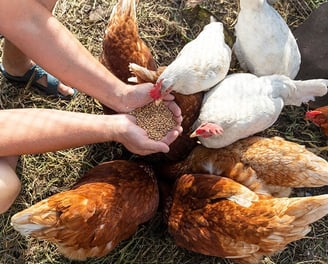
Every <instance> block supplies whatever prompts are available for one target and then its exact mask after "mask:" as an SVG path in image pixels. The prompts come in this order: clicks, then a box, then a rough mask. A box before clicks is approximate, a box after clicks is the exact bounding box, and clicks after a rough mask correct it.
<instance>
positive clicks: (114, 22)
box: [100, 0, 157, 114]
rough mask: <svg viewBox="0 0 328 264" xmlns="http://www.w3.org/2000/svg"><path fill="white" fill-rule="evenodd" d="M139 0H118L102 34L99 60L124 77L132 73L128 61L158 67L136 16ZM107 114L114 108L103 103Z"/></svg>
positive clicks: (126, 77) (121, 78)
mask: <svg viewBox="0 0 328 264" xmlns="http://www.w3.org/2000/svg"><path fill="white" fill-rule="evenodd" d="M138 2H139V1H138V0H119V1H118V2H117V4H116V5H115V6H114V8H113V10H112V13H111V16H110V18H109V21H108V25H107V28H106V31H105V34H104V38H103V45H102V52H101V55H100V62H101V63H102V64H103V65H105V67H106V68H107V69H108V70H110V71H111V72H112V73H113V74H114V75H115V76H116V77H118V78H119V79H120V80H121V81H123V82H125V83H128V79H129V78H130V77H131V73H130V70H129V63H131V62H132V63H137V64H139V65H141V66H144V67H146V68H148V69H150V70H156V69H157V66H156V62H155V60H154V58H153V56H152V54H151V51H150V49H149V48H148V47H147V45H146V44H145V42H144V41H143V40H142V39H141V38H140V36H139V32H138V23H137V16H136V6H137V4H138ZM103 108H104V112H105V114H113V113H114V111H113V110H111V109H108V108H107V107H105V106H103Z"/></svg>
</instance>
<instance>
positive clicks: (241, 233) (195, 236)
mask: <svg viewBox="0 0 328 264" xmlns="http://www.w3.org/2000/svg"><path fill="white" fill-rule="evenodd" d="M167 210H168V211H169V217H168V229H169V233H170V234H171V235H172V236H173V238H174V241H175V242H176V244H177V245H178V246H180V247H183V248H186V249H188V250H191V251H194V252H198V253H201V254H205V255H211V256H218V257H225V258H231V259H233V260H234V261H235V262H236V263H240V264H256V263H259V262H260V260H261V259H262V257H263V256H268V255H272V254H274V253H275V252H277V251H280V250H283V249H284V247H285V246H286V245H287V244H288V243H290V242H292V241H295V240H298V239H301V238H303V237H304V236H305V235H306V234H307V233H308V232H309V231H310V230H311V228H310V226H309V225H310V224H311V223H313V222H315V221H317V220H318V219H320V218H322V217H323V216H325V215H326V214H328V195H321V196H313V197H301V198H272V197H270V196H267V195H257V194H256V193H254V192H252V191H250V190H249V189H248V188H246V187H245V186H243V185H241V184H239V183H237V182H235V181H233V180H231V179H229V178H224V177H220V176H216V175H209V174H206V175H205V174H194V175H192V174H185V175H183V176H181V178H180V179H178V180H177V183H176V186H175V189H174V192H173V200H172V204H171V207H170V208H169V209H167Z"/></svg>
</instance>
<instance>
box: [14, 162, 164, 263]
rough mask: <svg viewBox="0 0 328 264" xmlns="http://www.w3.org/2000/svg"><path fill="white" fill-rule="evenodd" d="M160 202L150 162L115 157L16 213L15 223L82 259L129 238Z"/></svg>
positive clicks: (22, 232) (150, 215) (97, 254)
mask: <svg viewBox="0 0 328 264" xmlns="http://www.w3.org/2000/svg"><path fill="white" fill-rule="evenodd" d="M158 200H159V194H158V187H157V182H156V179H155V178H154V174H153V171H152V169H151V167H150V166H148V165H146V164H144V163H141V162H132V161H123V160H115V161H110V162H106V163H102V164H100V165H97V166H96V167H94V168H93V169H91V170H90V171H89V172H87V173H86V174H85V176H84V177H83V178H82V179H81V180H80V181H79V182H78V183H76V185H75V186H74V187H73V188H72V189H71V190H68V191H65V192H61V193H57V194H55V195H53V196H51V197H49V198H47V199H44V200H42V201H40V202H38V203H36V204H35V205H32V206H31V207H29V208H27V209H25V210H23V211H21V212H18V213H16V214H15V215H14V216H13V217H12V218H11V224H12V225H13V227H14V229H16V230H17V231H19V232H20V233H21V234H23V235H30V236H32V237H35V238H38V239H44V240H48V241H50V242H53V243H55V244H56V245H57V246H58V249H59V251H60V252H61V253H63V254H64V255H65V256H66V257H68V258H72V259H78V260H84V259H86V258H88V257H100V256H104V255H106V254H107V253H109V252H110V251H111V250H112V249H114V248H115V246H116V245H117V244H118V243H119V242H120V241H122V240H124V239H127V238H129V237H131V236H132V235H133V234H134V233H135V232H136V230H137V227H138V225H139V224H141V223H144V222H146V221H148V220H149V219H150V218H151V217H153V215H154V214H155V212H156V210H157V207H158Z"/></svg>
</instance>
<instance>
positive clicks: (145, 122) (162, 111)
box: [130, 102, 176, 141]
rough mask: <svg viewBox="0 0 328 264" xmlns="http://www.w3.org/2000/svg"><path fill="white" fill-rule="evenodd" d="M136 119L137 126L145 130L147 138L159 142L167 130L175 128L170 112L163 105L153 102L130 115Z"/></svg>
mask: <svg viewBox="0 0 328 264" xmlns="http://www.w3.org/2000/svg"><path fill="white" fill-rule="evenodd" d="M130 114H131V115H133V116H135V117H136V119H137V125H138V126H140V127H141V128H143V129H144V130H146V132H147V134H148V137H149V138H150V139H153V140H156V141H158V140H161V139H162V138H163V137H164V136H165V135H166V134H167V132H168V131H169V130H171V129H172V128H173V127H175V126H176V122H175V120H174V118H173V114H172V112H171V111H170V110H169V109H168V108H167V106H166V105H165V104H163V103H161V104H160V105H158V106H157V105H155V103H154V102H152V103H150V104H148V105H145V106H143V107H141V108H138V109H135V110H134V111H132V112H131V113H130Z"/></svg>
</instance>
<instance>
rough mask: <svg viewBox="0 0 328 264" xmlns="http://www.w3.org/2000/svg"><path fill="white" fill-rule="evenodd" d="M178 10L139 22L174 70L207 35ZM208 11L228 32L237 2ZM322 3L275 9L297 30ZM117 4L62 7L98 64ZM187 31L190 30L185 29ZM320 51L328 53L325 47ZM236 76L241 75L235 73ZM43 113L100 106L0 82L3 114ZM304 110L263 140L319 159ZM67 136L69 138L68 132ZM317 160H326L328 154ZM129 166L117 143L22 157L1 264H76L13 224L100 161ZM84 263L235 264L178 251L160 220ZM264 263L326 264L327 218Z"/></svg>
mask: <svg viewBox="0 0 328 264" xmlns="http://www.w3.org/2000/svg"><path fill="white" fill-rule="evenodd" d="M180 2H182V1H173V0H157V1H142V0H141V1H140V6H139V9H138V20H139V22H140V32H141V33H140V34H141V37H142V38H143V39H144V40H145V41H146V42H147V43H148V45H149V46H150V47H151V49H152V52H153V54H154V56H155V58H156V60H157V62H158V64H160V65H166V64H168V63H169V62H171V61H172V60H173V59H174V57H175V55H176V54H177V53H178V51H179V50H180V49H181V48H182V46H183V45H184V44H185V43H187V42H188V41H189V40H191V39H193V38H194V37H195V36H196V35H197V34H198V32H199V30H200V29H201V28H202V23H201V21H198V23H195V24H192V23H193V22H194V21H193V20H194V18H195V16H194V14H192V15H190V14H189V13H185V12H182V11H181V9H180V4H181V3H180ZM205 2H206V4H204V7H206V8H207V9H208V10H209V11H211V12H212V13H213V14H214V15H215V16H216V17H217V18H219V19H220V20H221V21H222V22H224V24H225V25H226V27H227V30H230V38H233V35H231V32H232V30H233V26H234V23H235V19H236V16H237V13H238V4H237V1H236V0H234V1H225V0H208V1H205ZM322 2H325V1H322V0H317V1H310V0H307V2H303V1H301V0H300V1H297V0H291V1H280V3H278V4H276V7H277V9H278V10H279V12H280V13H281V14H282V16H283V17H284V18H285V19H286V21H287V23H288V24H289V25H290V27H291V28H295V27H297V26H298V25H299V24H300V23H301V22H302V21H303V20H304V19H305V18H306V17H307V16H308V15H309V14H310V12H311V9H312V8H314V7H315V6H317V5H318V4H320V3H322ZM114 4H115V1H114V0H111V1H102V0H94V1H91V0H83V1H66V0H62V1H60V2H59V3H58V5H57V8H56V16H57V17H58V19H59V20H60V21H62V22H63V23H64V24H65V25H66V26H67V27H68V29H69V30H71V31H72V32H73V33H74V34H75V36H76V37H77V38H78V39H79V40H80V41H81V42H82V43H83V45H85V46H86V47H87V48H88V49H89V50H90V52H92V54H94V56H98V55H99V53H100V48H101V41H102V35H103V31H104V28H105V25H106V24H107V20H108V18H109V14H110V12H111V8H112V6H113V5H114ZM188 23H189V24H188ZM323 45H326V44H325V43H323ZM233 70H238V68H236V69H233ZM14 107H20V108H22V107H25V108H26V107H39V108H57V109H64V110H68V111H79V112H88V113H99V114H100V113H101V107H100V105H99V103H98V102H96V101H94V100H93V99H92V98H90V97H88V96H86V95H84V94H79V95H78V96H77V98H75V99H74V100H72V101H71V102H63V101H58V100H47V99H45V98H44V97H43V96H39V95H38V94H36V93H35V91H31V89H25V88H24V87H20V88H19V89H18V88H17V86H12V85H10V84H8V83H6V82H5V81H4V80H3V78H2V77H0V108H2V109H4V108H14ZM306 108H307V106H306V105H304V106H302V107H286V108H285V109H284V111H283V113H282V114H281V117H280V118H279V120H278V121H277V122H276V123H275V125H274V126H273V127H271V128H270V129H268V130H266V131H264V132H263V133H262V134H263V135H265V136H272V135H280V136H282V137H284V138H286V139H288V140H291V141H295V142H298V143H301V144H305V145H306V146H308V147H310V148H312V149H313V150H314V151H316V149H317V147H319V146H326V145H327V139H326V138H325V137H324V136H322V134H321V133H320V131H319V129H318V128H316V127H315V126H314V125H312V124H310V123H309V122H306V121H304V119H303V114H304V111H305V110H306ZM68 133H69V131H68ZM319 155H321V156H322V157H324V158H325V159H328V153H327V152H322V153H320V154H319ZM119 158H126V153H125V152H124V151H123V149H122V148H121V147H120V145H119V144H116V143H106V144H95V145H89V146H83V147H80V148H76V149H69V150H65V151H58V152H55V153H45V154H41V155H25V156H22V157H21V159H20V162H19V166H18V169H17V172H18V174H19V175H20V177H21V180H22V184H23V190H22V192H21V195H20V196H19V197H18V199H17V201H16V202H15V204H14V205H13V206H12V207H11V209H10V210H9V211H8V212H7V213H6V214H3V215H0V237H1V239H0V263H3V264H4V263H6V264H11V263H31V264H32V263H33V264H34V263H35V264H36V263H38V264H40V263H61V264H62V263H76V262H74V261H70V260H68V259H66V258H64V257H63V256H61V255H60V254H58V252H57V250H56V247H55V246H53V245H51V244H50V243H47V242H42V241H37V240H35V239H30V238H24V237H22V236H20V235H19V234H18V233H17V232H15V231H14V230H13V229H12V228H11V226H10V224H9V219H10V216H11V215H13V214H14V213H16V212H18V211H19V210H21V209H23V208H25V207H27V206H29V205H32V204H34V203H36V202H37V201H39V200H41V199H43V198H46V197H48V196H50V195H52V194H54V193H57V192H60V191H62V190H66V189H68V188H69V187H70V186H71V185H73V183H75V182H76V180H77V179H78V178H79V177H80V176H81V175H83V174H84V172H85V171H86V170H87V169H89V168H91V167H92V166H94V165H95V164H98V163H100V162H102V161H107V160H112V159H119ZM307 193H310V194H320V193H328V188H327V187H323V188H316V189H300V190H297V191H296V192H295V193H294V194H295V195H302V196H303V195H306V194H307ZM84 263H94V264H96V263H97V264H98V263H99V264H100V263H165V264H166V263H182V264H187V263H190V264H193V263H202V264H203V263H206V264H209V263H230V262H229V261H228V260H223V259H220V258H216V257H207V256H203V255H200V254H195V253H192V252H188V251H186V250H184V249H181V248H178V247H176V246H175V245H174V243H173V241H172V240H171V238H170V236H169V235H168V233H167V231H166V227H165V225H164V224H163V222H162V220H161V214H160V213H158V214H157V215H156V217H155V218H153V219H152V220H151V221H150V222H149V223H147V224H145V225H142V226H141V227H140V228H139V230H138V232H137V233H136V234H135V235H134V236H133V237H132V238H131V239H129V240H127V241H124V242H122V243H121V244H120V245H119V246H118V247H117V248H116V249H115V250H114V251H113V252H112V253H111V254H109V255H108V256H106V257H103V258H99V259H92V260H89V261H86V262H84ZM266 263H273V264H274V263H276V264H278V263H279V264H290V263H298V264H301V263H302V264H305V263H312V264H314V263H328V218H327V217H326V218H324V219H322V220H320V221H318V222H317V223H315V224H313V225H312V232H311V233H309V234H308V236H307V237H306V238H305V239H302V240H300V241H297V242H295V243H291V244H290V245H289V246H288V247H287V248H286V249H285V250H284V251H283V252H281V253H279V254H276V255H275V256H273V257H272V258H271V259H267V260H266Z"/></svg>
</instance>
